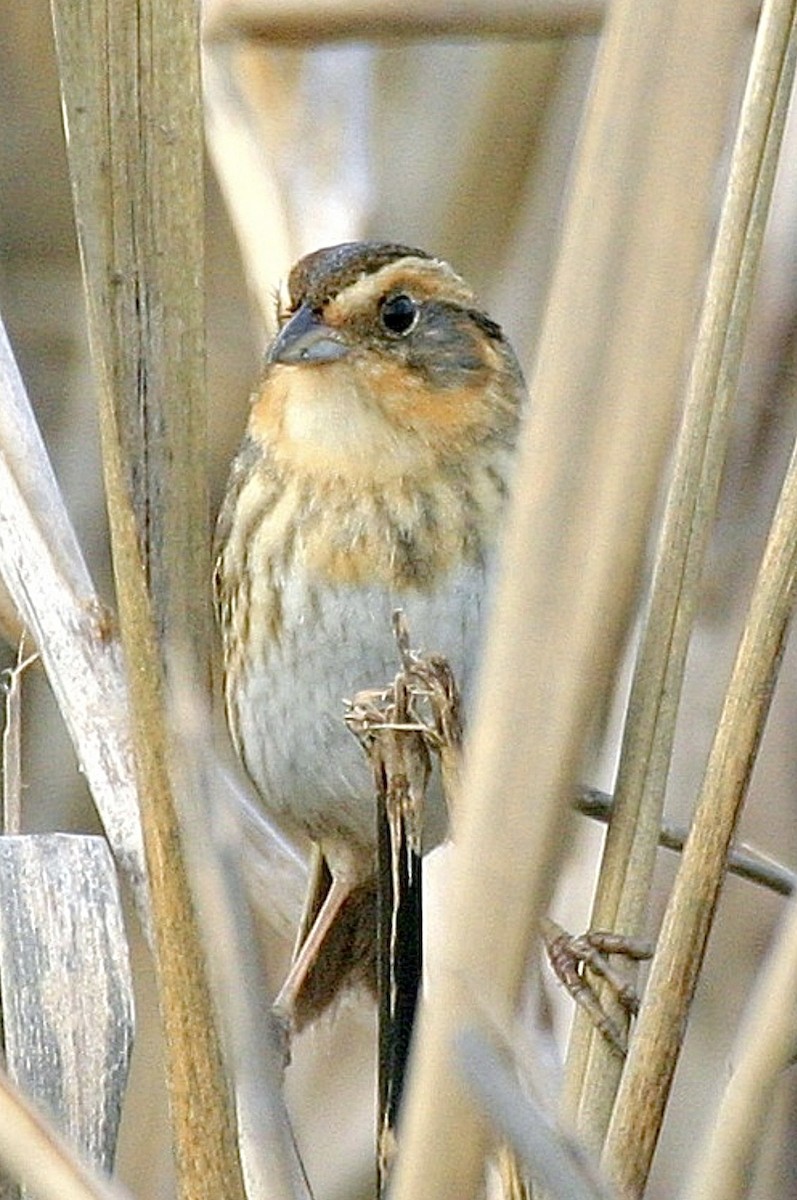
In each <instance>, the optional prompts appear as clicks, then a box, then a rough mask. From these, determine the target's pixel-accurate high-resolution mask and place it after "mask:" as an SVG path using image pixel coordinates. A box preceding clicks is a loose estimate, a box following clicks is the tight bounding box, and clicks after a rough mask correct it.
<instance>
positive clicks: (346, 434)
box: [250, 242, 525, 474]
mask: <svg viewBox="0 0 797 1200" xmlns="http://www.w3.org/2000/svg"><path fill="white" fill-rule="evenodd" d="M279 322H280V328H279V331H278V333H277V336H276V338H275V339H274V341H273V343H272V345H271V346H270V348H269V350H268V353H267V356H266V367H265V372H264V376H263V380H262V383H261V387H260V389H259V390H258V392H257V393H256V395H255V398H254V405H253V410H252V417H251V420H250V434H251V435H252V436H253V437H254V438H255V439H256V440H259V441H260V440H262V441H266V442H268V443H269V445H270V447H271V449H272V452H273V453H274V454H275V456H276V457H277V459H285V460H289V461H290V462H291V463H292V465H293V466H295V467H297V468H299V469H304V470H307V471H310V472H314V471H315V470H319V471H329V470H333V471H334V470H338V469H339V470H343V471H346V472H351V471H358V472H362V473H365V474H367V473H369V472H373V473H388V474H389V473H391V472H394V473H396V474H399V473H404V472H412V471H413V470H414V469H416V468H421V469H423V468H424V466H428V465H430V464H431V462H432V461H433V460H434V459H439V456H440V455H441V454H442V455H446V454H454V455H457V454H458V455H462V454H463V453H466V452H467V450H468V448H469V447H474V448H475V447H477V446H478V445H479V444H480V443H481V442H483V440H484V439H485V438H486V437H487V438H495V437H499V438H500V437H501V436H502V435H506V436H507V438H511V435H512V433H513V431H514V427H515V425H516V422H517V413H518V409H519V407H520V405H521V403H522V401H523V398H524V395H525V389H524V384H523V379H522V375H521V372H520V368H519V367H518V364H517V360H516V359H515V356H514V353H513V352H512V349H511V347H510V346H509V343H508V342H507V340H506V338H505V337H504V335H503V333H502V331H501V329H500V327H499V326H498V325H497V324H496V323H495V322H494V321H492V320H491V319H490V318H489V317H488V316H486V315H485V314H484V313H483V312H482V311H481V309H480V308H479V306H478V303H477V301H476V298H475V296H474V294H473V292H472V291H471V289H470V288H469V287H468V285H467V284H466V283H465V282H464V281H463V280H462V279H461V278H460V276H459V275H457V274H456V272H455V271H453V270H452V268H451V267H450V266H449V265H448V264H447V263H445V262H443V261H442V260H441V259H438V258H432V257H430V256H429V255H428V254H426V253H424V251H422V250H416V249H413V248H411V247H408V246H403V245H398V244H396V243H392V242H349V243H344V244H343V245H339V246H332V247H328V248H326V249H323V250H317V251H316V252H315V253H313V254H309V255H307V256H306V257H305V258H303V259H301V260H300V261H299V262H298V263H297V264H296V266H295V267H294V268H293V270H292V271H291V273H290V276H289V279H288V288H287V297H286V299H285V301H284V302H282V303H281V304H280V311H279Z"/></svg>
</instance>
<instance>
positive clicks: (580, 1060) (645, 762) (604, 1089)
mask: <svg viewBox="0 0 797 1200" xmlns="http://www.w3.org/2000/svg"><path fill="white" fill-rule="evenodd" d="M790 8H792V9H793V5H790V4H789V3H786V4H782V3H781V4H779V5H770V6H769V8H768V10H766V13H765V15H764V17H763V18H762V22H761V26H760V31H759V35H758V41H757V46H756V51H755V53H754V56H753V60H752V62H751V67H750V73H749V79H748V86H747V90H746V93H745V98H744V102H743V107H742V113H741V117H740V122H739V129H738V133H737V137H736V142H735V146H734V152H733V157H732V162H731V168H730V175H729V180H728V186H727V192H726V196H725V201H724V204H723V209H722V216H721V221H720V226H719V231H718V235H717V243H716V249H715V252H714V257H713V260H712V265H711V270H710V275H709V280H708V285H707V291H706V298H705V302H704V305H703V311H702V316H701V322H700V329H699V333H698V339H697V345H696V349H695V356H694V361H693V365H692V370H691V373H690V378H689V384H688V388H687V396H686V405H685V411H684V418H683V423H682V427H681V431H680V434H679V440H678V446H677V452H676V461H675V467H674V473H673V479H672V483H671V485H670V491H669V495H668V499H667V505H666V510H665V515H664V521H663V525H662V529H661V532H660V535H659V543H658V551H657V557H656V566H655V571H654V578H653V586H652V591H651V597H650V602H649V608H648V612H647V616H646V620H645V624H644V628H643V632H642V637H641V642H640V647H639V651H638V655H637V661H636V667H635V671H634V678H633V682H632V687H631V694H630V698H629V702H628V721H627V724H626V729H625V734H624V738H623V746H622V752H621V756H620V765H619V771H618V778H617V784H616V787H615V808H614V812H613V814H612V819H611V822H610V827H609V835H608V838H607V843H606V850H605V855H604V860H603V864H602V867H601V874H600V879H599V883H598V891H597V895H596V899H595V904H594V908H593V913H592V918H591V922H590V923H591V926H592V928H595V929H613V930H617V931H618V932H621V933H623V934H627V935H630V936H636V935H638V934H639V933H641V932H642V930H643V929H644V927H645V923H646V921H647V917H648V898H649V892H650V887H651V882H652V876H653V867H654V863H655V858H656V849H657V844H658V840H659V831H660V826H661V816H662V808H663V804H664V794H665V789H666V784H667V776H668V772H669V764H670V756H671V753H672V745H673V739H674V736H675V723H676V716H677V711H678V705H679V700H680V695H681V687H682V682H683V674H684V664H685V661H686V652H687V648H688V645H689V638H690V636H691V632H692V625H693V621H694V614H695V609H696V605H697V600H698V595H699V587H700V579H701V571H702V565H703V559H704V555H705V550H706V546H707V544H708V539H709V535H710V531H711V527H712V524H713V519H714V513H715V510H716V503H717V495H718V492H719V486H720V480H721V474H722V466H723V463H724V460H725V451H726V446H727V442H728V432H729V426H730V415H731V409H732V402H733V399H734V397H735V394H736V385H737V379H738V373H739V364H740V362H741V357H742V349H743V345H744V336H745V331H746V328H747V318H748V314H749V310H750V303H751V297H752V291H753V283H754V278H755V272H756V268H757V265H758V259H759V254H760V250H761V242H762V238H763V231H764V224H765V221H766V214H767V211H768V208H769V201H770V197H771V193H772V184H773V180H774V175H775V167H776V164H777V158H778V151H779V148H780V141H781V137H782V133H783V124H784V120H785V115H786V111H787V105H788V96H789V91H790V86H791V84H790V75H789V72H788V71H783V58H784V48H785V45H786V39H787V33H788V24H789V19H790V18H789V9H790ZM740 17H741V13H740V12H737V21H738V20H739V19H740ZM786 76H788V78H787V77H786ZM604 992H605V989H604ZM603 998H605V1000H606V1002H607V1003H609V1002H610V1000H609V997H608V996H606V997H602V999H603ZM620 1015H621V1014H619V1013H618V1014H617V1017H618V1018H619V1017H620ZM619 1073H620V1064H619V1063H618V1061H617V1059H616V1057H615V1056H612V1054H611V1053H610V1052H609V1051H608V1049H607V1047H606V1046H605V1044H604V1042H603V1039H602V1038H600V1037H599V1036H598V1037H596V1036H595V1031H594V1029H591V1028H590V1027H589V1024H588V1022H587V1021H585V1019H584V1018H583V1017H579V1018H578V1020H577V1023H576V1028H575V1031H574V1036H573V1040H572V1044H571V1050H570V1090H571V1097H570V1103H571V1105H572V1106H573V1107H576V1106H577V1107H578V1112H579V1127H580V1128H581V1129H582V1131H583V1132H584V1133H585V1135H586V1136H587V1138H588V1140H589V1141H590V1143H591V1144H593V1145H597V1144H600V1141H601V1140H602V1138H603V1136H604V1134H605V1130H606V1127H607V1124H608V1121H609V1117H610V1113H611V1107H612V1103H613V1100H614V1094H615V1091H616V1088H617V1084H618V1081H619Z"/></svg>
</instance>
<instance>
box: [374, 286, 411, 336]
mask: <svg viewBox="0 0 797 1200" xmlns="http://www.w3.org/2000/svg"><path fill="white" fill-rule="evenodd" d="M379 319H380V321H381V322H382V325H383V326H384V328H385V329H386V330H387V332H388V333H392V334H393V335H394V337H403V336H404V334H406V333H409V332H410V330H411V329H413V328H414V326H415V322H416V321H417V320H418V305H417V304H416V303H415V301H414V300H413V298H412V296H407V295H405V293H404V292H400V293H399V294H398V295H397V296H389V297H388V298H387V299H386V300H383V302H382V307H381V308H380V310H379Z"/></svg>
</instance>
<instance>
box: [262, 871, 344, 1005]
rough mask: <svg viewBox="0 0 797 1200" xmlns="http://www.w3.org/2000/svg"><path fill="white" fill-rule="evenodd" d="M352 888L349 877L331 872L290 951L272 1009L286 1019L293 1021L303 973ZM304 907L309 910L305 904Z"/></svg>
mask: <svg viewBox="0 0 797 1200" xmlns="http://www.w3.org/2000/svg"><path fill="white" fill-rule="evenodd" d="M311 886H312V881H311ZM352 890H353V888H352V884H351V883H350V881H349V880H347V879H341V878H339V877H338V876H335V875H333V876H332V882H331V883H330V885H329V889H328V891H327V893H326V896H325V897H324V901H323V903H322V905H321V907H320V909H319V910H318V913H317V916H316V917H315V920H314V921H313V923H312V925H311V927H310V929H309V931H308V933H307V936H306V937H305V938H304V940H303V941H302V943H301V945H300V946H299V945H298V943H297V949H296V951H295V952H294V957H293V962H292V963H291V967H290V970H289V971H288V974H287V976H286V978H285V982H284V983H283V985H282V987H281V988H280V990H279V995H278V996H277V998H276V1000H275V1001H274V1008H275V1010H276V1012H277V1013H278V1014H279V1015H280V1016H282V1017H283V1018H284V1019H285V1020H286V1021H287V1022H289V1023H292V1021H293V1016H294V1012H295V1008H296V1001H297V998H298V996H299V993H300V992H301V990H302V988H303V986H304V984H305V981H306V979H307V976H308V975H309V973H310V971H311V970H312V969H313V967H314V965H315V963H316V961H317V959H318V955H319V951H320V950H321V947H322V945H323V944H324V941H325V939H326V938H327V936H328V935H329V932H330V930H331V929H332V926H333V925H334V924H335V921H336V919H337V918H338V916H339V915H340V911H341V909H342V908H343V905H344V904H345V902H346V900H347V899H348V897H349V896H350V895H351V893H352ZM308 900H309V901H310V902H312V900H313V897H312V893H310V894H309V896H308ZM305 907H306V911H308V913H309V904H307V905H306V906H305Z"/></svg>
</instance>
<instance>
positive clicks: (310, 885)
mask: <svg viewBox="0 0 797 1200" xmlns="http://www.w3.org/2000/svg"><path fill="white" fill-rule="evenodd" d="M331 886H332V872H331V871H330V869H329V864H328V863H327V860H326V859H325V858H324V852H323V850H322V849H321V847H320V846H319V845H317V844H316V843H315V842H313V843H312V846H311V848H310V862H309V867H308V872H307V891H306V892H305V896H304V905H303V907H302V915H301V917H300V918H299V926H298V928H297V930H296V940H295V941H294V943H293V953H292V954H291V963H294V962H295V961H296V959H297V958H298V957H299V952H300V951H301V949H302V946H303V945H304V943H305V942H306V941H307V938H308V936H309V934H310V930H311V929H312V928H313V925H315V923H316V920H317V918H318V914H319V913H320V912H321V909H322V908H323V906H324V901H325V900H326V898H327V894H328V893H329V889H330V888H331Z"/></svg>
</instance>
